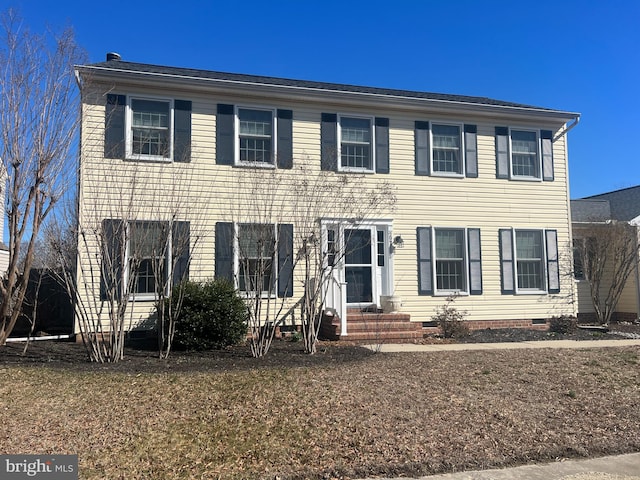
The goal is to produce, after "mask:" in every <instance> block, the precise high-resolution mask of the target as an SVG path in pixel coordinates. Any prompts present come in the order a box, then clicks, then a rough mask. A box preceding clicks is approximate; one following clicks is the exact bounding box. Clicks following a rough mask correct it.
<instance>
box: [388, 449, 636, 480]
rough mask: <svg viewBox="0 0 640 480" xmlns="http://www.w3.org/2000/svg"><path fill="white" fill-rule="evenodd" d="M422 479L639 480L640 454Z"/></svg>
mask: <svg viewBox="0 0 640 480" xmlns="http://www.w3.org/2000/svg"><path fill="white" fill-rule="evenodd" d="M377 480H390V479H384V478H382V479H380V478H379V479H377ZM405 480H406V479H405ZM420 480H640V453H631V454H628V455H614V456H609V457H602V458H592V459H588V460H566V461H563V462H554V463H546V464H540V465H525V466H522V467H515V468H504V469H499V470H478V471H472V472H459V473H447V474H444V475H431V476H427V477H420Z"/></svg>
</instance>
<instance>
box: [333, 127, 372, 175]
mask: <svg viewBox="0 0 640 480" xmlns="http://www.w3.org/2000/svg"><path fill="white" fill-rule="evenodd" d="M340 129H341V130H340V131H341V136H342V138H341V162H342V166H343V167H351V168H363V169H367V170H371V168H372V165H371V120H369V119H366V118H347V117H342V118H341V119H340Z"/></svg>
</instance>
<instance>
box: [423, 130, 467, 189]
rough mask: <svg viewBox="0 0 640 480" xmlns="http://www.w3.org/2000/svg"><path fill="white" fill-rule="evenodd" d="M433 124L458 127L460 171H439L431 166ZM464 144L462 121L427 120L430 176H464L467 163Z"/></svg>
mask: <svg viewBox="0 0 640 480" xmlns="http://www.w3.org/2000/svg"><path fill="white" fill-rule="evenodd" d="M434 125H442V126H445V127H458V138H459V139H460V147H459V151H458V153H459V155H458V162H460V170H461V172H462V173H458V172H440V171H436V170H435V168H433V149H434V143H433V126H434ZM466 160H467V159H466V144H465V140H464V123H463V122H451V121H442V122H441V121H438V120H436V121H433V120H430V121H429V169H430V171H431V176H433V177H448V178H465V177H466V175H467V165H466V163H467V162H466Z"/></svg>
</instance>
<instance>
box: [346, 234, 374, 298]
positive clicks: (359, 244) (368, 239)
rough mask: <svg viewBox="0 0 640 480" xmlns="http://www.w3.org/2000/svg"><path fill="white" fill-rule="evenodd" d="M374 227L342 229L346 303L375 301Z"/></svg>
mask: <svg viewBox="0 0 640 480" xmlns="http://www.w3.org/2000/svg"><path fill="white" fill-rule="evenodd" d="M374 234H375V228H371V227H362V228H345V229H344V279H345V282H346V284H347V304H359V305H362V304H372V303H377V288H376V272H375V267H374V262H373V260H374V259H375V258H376V243H375V242H374Z"/></svg>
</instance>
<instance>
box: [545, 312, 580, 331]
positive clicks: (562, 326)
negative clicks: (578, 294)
mask: <svg viewBox="0 0 640 480" xmlns="http://www.w3.org/2000/svg"><path fill="white" fill-rule="evenodd" d="M577 328H578V319H577V318H576V317H572V316H571V315H561V316H559V317H552V318H551V321H550V322H549V331H550V332H553V333H563V334H564V333H573V332H575V331H576V330H577Z"/></svg>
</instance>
